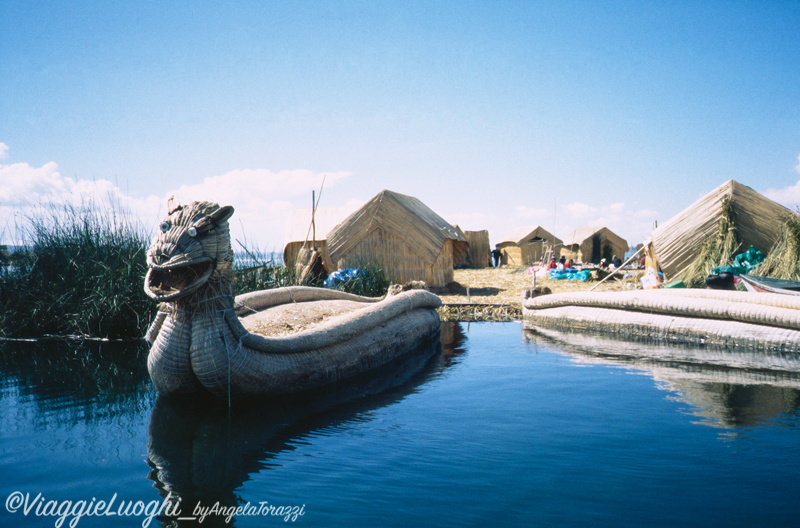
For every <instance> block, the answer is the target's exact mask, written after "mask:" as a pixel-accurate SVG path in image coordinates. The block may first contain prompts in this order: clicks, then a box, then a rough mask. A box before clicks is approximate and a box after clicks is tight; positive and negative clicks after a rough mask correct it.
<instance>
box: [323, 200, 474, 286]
mask: <svg viewBox="0 0 800 528" xmlns="http://www.w3.org/2000/svg"><path fill="white" fill-rule="evenodd" d="M327 247H328V254H329V255H330V258H331V260H332V261H333V264H334V266H336V267H337V268H338V269H346V268H357V267H360V266H363V265H365V264H368V263H371V262H376V263H377V264H379V265H381V266H382V267H383V268H384V269H385V270H386V273H387V275H388V276H389V277H390V279H391V280H393V281H394V282H397V283H405V282H408V281H412V280H421V281H425V283H426V284H428V285H429V286H434V287H443V286H445V285H446V284H447V283H449V282H452V281H453V266H454V265H455V264H456V263H458V262H460V261H461V259H463V258H464V256H465V255H466V253H467V240H466V239H465V238H464V236H463V235H461V234H460V233H459V232H458V231H457V230H456V228H455V227H453V226H452V225H451V224H449V223H448V222H446V221H445V220H444V219H443V218H442V217H441V216H439V215H438V214H436V213H434V212H433V211H432V210H431V209H430V208H429V207H428V206H426V205H425V204H423V203H422V202H421V201H419V200H418V199H416V198H413V197H411V196H406V195H403V194H399V193H396V192H392V191H386V190H384V191H381V192H379V193H378V194H377V195H375V196H374V197H373V198H372V199H371V200H370V201H368V202H367V203H366V204H365V205H364V206H363V207H362V208H361V209H359V210H357V211H356V212H354V213H353V214H351V215H350V216H348V217H347V218H346V219H345V220H344V221H343V222H342V223H340V224H339V225H337V226H336V227H334V228H333V229H332V230H331V231H330V232H328V235H327Z"/></svg>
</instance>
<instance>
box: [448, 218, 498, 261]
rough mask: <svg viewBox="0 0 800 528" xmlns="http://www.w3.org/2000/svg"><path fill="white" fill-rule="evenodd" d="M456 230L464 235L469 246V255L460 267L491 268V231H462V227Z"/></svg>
mask: <svg viewBox="0 0 800 528" xmlns="http://www.w3.org/2000/svg"><path fill="white" fill-rule="evenodd" d="M456 229H458V231H459V232H460V233H461V234H463V235H464V238H465V239H466V240H467V244H468V245H469V250H468V251H467V255H466V256H465V257H464V259H462V261H461V262H460V263H459V265H466V266H469V267H472V268H486V267H488V266H489V257H490V252H491V246H490V245H489V231H487V230H486V229H483V230H481V231H462V230H461V228H460V227H458V226H456Z"/></svg>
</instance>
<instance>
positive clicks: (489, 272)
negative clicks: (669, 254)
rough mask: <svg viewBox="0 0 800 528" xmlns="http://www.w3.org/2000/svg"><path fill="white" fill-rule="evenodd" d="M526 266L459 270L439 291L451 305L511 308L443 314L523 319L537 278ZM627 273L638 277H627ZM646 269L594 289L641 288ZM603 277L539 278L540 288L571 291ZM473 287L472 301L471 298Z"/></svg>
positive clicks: (444, 312)
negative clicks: (524, 300)
mask: <svg viewBox="0 0 800 528" xmlns="http://www.w3.org/2000/svg"><path fill="white" fill-rule="evenodd" d="M526 270H527V268H525V267H513V266H504V267H501V268H484V269H457V270H455V272H454V277H453V281H454V282H453V283H451V284H450V285H449V286H448V288H446V290H443V291H439V292H437V293H438V295H439V297H440V298H441V299H442V302H443V303H444V304H446V305H451V304H464V303H476V304H502V305H507V307H508V309H495V310H491V309H490V310H480V309H478V310H469V311H464V310H454V309H452V308H447V307H445V308H441V309H440V314H441V315H442V318H443V319H445V320H473V321H477V320H487V321H490V320H514V319H519V318H521V314H522V291H523V290H524V289H525V288H527V287H530V286H532V285H533V278H532V276H531V275H528V274H527V273H526ZM626 273H631V274H633V275H634V276H633V277H628V278H626V279H623V276H624V275H625V274H626ZM642 273H643V272H642V271H638V270H634V271H632V272H627V271H620V272H619V273H617V274H616V275H615V276H614V277H611V278H610V279H608V280H606V281H605V282H604V283H602V284H600V285H599V286H598V287H597V288H596V289H595V290H594V291H624V290H631V289H635V288H637V287H641V286H640V283H639V278H640V277H641V275H642ZM599 282H600V281H599V280H592V279H590V280H588V281H586V282H582V281H579V280H550V279H542V278H537V279H536V287H537V288H539V287H541V288H549V289H550V291H551V292H552V293H557V292H569V291H588V290H589V289H590V288H592V287H593V286H596V285H597V284H598V283H599ZM467 287H469V300H468V298H467Z"/></svg>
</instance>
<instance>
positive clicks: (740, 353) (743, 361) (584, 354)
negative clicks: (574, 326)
mask: <svg viewBox="0 0 800 528" xmlns="http://www.w3.org/2000/svg"><path fill="white" fill-rule="evenodd" d="M523 336H524V338H525V339H526V340H527V341H528V342H530V343H533V344H535V345H542V346H544V347H546V348H547V349H548V350H549V351H550V352H555V353H558V354H562V355H567V356H569V357H571V358H573V359H574V360H575V361H577V362H580V363H586V364H608V365H619V366H623V367H626V368H631V369H635V370H639V371H642V372H644V373H646V374H647V375H649V376H651V377H652V378H653V379H654V380H655V381H656V382H657V386H658V388H661V389H663V390H667V391H670V392H674V393H676V394H677V395H678V398H679V399H681V400H682V401H684V402H685V403H687V404H689V405H690V406H691V407H692V410H691V413H692V414H694V415H695V416H698V417H699V418H701V420H700V423H702V424H705V425H709V426H712V427H719V428H727V429H735V428H742V427H752V426H758V425H760V424H764V423H767V422H768V423H775V422H779V421H780V420H781V417H782V416H784V415H786V414H789V413H796V412H798V410H799V409H800V355H798V354H797V353H796V352H794V353H793V352H774V351H773V352H769V351H763V350H758V349H748V348H743V349H724V348H717V347H694V346H688V345H676V344H669V343H660V342H653V341H630V340H622V339H615V338H612V337H609V336H608V335H607V334H604V335H599V334H591V333H565V332H560V331H556V330H552V329H548V328H542V327H538V326H535V325H533V324H532V323H529V322H526V323H524V325H523Z"/></svg>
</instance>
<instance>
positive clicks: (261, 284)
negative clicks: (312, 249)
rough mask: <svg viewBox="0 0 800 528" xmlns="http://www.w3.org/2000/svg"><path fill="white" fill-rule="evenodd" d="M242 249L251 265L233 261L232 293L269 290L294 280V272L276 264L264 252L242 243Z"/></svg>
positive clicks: (291, 282) (292, 282) (290, 284)
mask: <svg viewBox="0 0 800 528" xmlns="http://www.w3.org/2000/svg"><path fill="white" fill-rule="evenodd" d="M242 250H243V251H244V253H245V254H246V255H247V256H248V257H249V258H250V261H251V263H250V264H251V265H242V264H240V263H238V262H237V261H236V260H235V259H234V261H233V281H232V282H231V286H232V288H233V295H234V296H236V295H240V294H242V293H247V292H251V291H257V290H270V289H273V288H281V287H284V286H292V285H293V284H294V281H295V277H294V272H293V270H290V269H289V268H287V267H286V266H283V265H281V264H278V263H277V262H275V261H274V260H273V259H272V258H270V257H265V256H264V255H265V253H264V252H262V251H258V250H253V249H250V248H248V247H245V246H244V245H242Z"/></svg>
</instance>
